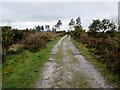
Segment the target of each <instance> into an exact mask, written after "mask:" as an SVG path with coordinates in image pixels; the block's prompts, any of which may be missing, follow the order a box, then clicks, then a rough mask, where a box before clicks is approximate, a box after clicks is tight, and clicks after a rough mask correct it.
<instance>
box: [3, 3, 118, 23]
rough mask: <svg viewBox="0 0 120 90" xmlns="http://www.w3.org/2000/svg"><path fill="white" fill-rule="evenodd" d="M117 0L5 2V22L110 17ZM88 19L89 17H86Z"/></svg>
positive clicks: (114, 10) (115, 10)
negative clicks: (104, 0) (95, 0)
mask: <svg viewBox="0 0 120 90" xmlns="http://www.w3.org/2000/svg"><path fill="white" fill-rule="evenodd" d="M116 8H117V3H116V2H114V3H113V2H109V3H108V2H59V3H58V2H46V3H42V2H3V3H2V11H3V12H2V16H3V22H7V21H8V20H9V21H11V22H20V21H31V22H35V21H41V22H42V21H52V20H58V19H66V18H76V17H78V16H80V17H83V18H84V19H85V18H97V17H98V18H99V17H104V16H105V15H106V17H108V16H109V15H111V14H112V13H113V12H116V13H117V9H116ZM86 20H87V19H86Z"/></svg>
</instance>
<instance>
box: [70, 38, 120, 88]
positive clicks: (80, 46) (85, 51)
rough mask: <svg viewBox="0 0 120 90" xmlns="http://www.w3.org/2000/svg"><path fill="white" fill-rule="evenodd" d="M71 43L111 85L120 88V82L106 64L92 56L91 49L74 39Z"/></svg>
mask: <svg viewBox="0 0 120 90" xmlns="http://www.w3.org/2000/svg"><path fill="white" fill-rule="evenodd" d="M71 41H72V42H73V43H74V45H75V46H76V47H77V48H78V49H79V51H80V52H81V54H82V55H83V56H84V57H85V59H86V60H89V61H90V62H91V63H92V64H93V65H94V66H95V67H96V68H97V69H98V70H99V71H100V72H101V73H102V75H103V76H105V77H106V79H107V81H108V83H109V84H110V85H112V86H113V87H115V88H120V85H119V83H120V82H119V81H118V79H117V76H115V75H113V74H111V73H110V72H109V71H108V70H107V69H106V67H105V64H102V63H100V62H98V61H97V60H96V59H95V57H94V56H93V55H92V54H91V52H90V51H89V49H88V48H86V47H85V45H84V44H82V43H81V42H77V41H75V40H74V39H73V38H71Z"/></svg>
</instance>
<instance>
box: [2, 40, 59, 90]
mask: <svg viewBox="0 0 120 90" xmlns="http://www.w3.org/2000/svg"><path fill="white" fill-rule="evenodd" d="M59 39H60V38H58V39H56V40H55V41H51V42H50V43H49V44H48V45H47V48H46V49H42V50H40V51H39V52H30V51H26V50H25V51H22V52H19V53H16V54H9V55H5V61H6V62H5V63H4V64H3V66H2V67H3V68H2V75H3V77H2V78H3V81H2V87H3V88H34V87H35V84H36V82H37V80H38V78H39V76H40V75H39V74H40V71H41V69H42V67H43V65H44V64H45V62H46V61H47V60H48V58H49V56H50V52H51V49H52V47H53V45H54V44H55V43H56V42H57V41H58V40H59Z"/></svg>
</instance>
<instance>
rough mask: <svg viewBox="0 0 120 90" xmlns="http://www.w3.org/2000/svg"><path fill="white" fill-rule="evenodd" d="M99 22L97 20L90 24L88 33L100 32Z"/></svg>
mask: <svg viewBox="0 0 120 90" xmlns="http://www.w3.org/2000/svg"><path fill="white" fill-rule="evenodd" d="M100 27H101V21H100V20H99V19H97V20H93V22H92V24H90V26H89V32H92V33H95V32H100Z"/></svg>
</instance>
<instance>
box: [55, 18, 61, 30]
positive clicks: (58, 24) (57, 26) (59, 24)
mask: <svg viewBox="0 0 120 90" xmlns="http://www.w3.org/2000/svg"><path fill="white" fill-rule="evenodd" d="M61 25H62V21H61V20H58V22H57V24H56V25H55V28H59V29H60V26H61Z"/></svg>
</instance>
